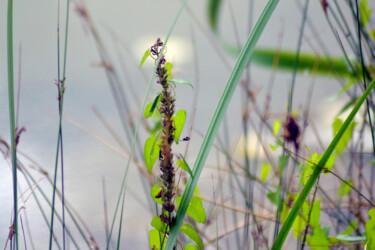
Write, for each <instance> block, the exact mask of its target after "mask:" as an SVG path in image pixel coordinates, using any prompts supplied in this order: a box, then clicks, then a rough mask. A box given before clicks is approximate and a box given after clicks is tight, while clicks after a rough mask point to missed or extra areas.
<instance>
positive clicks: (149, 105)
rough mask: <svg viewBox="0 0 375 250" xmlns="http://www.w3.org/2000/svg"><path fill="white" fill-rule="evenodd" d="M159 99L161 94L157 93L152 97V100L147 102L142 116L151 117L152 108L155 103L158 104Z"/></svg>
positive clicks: (154, 106) (153, 108)
mask: <svg viewBox="0 0 375 250" xmlns="http://www.w3.org/2000/svg"><path fill="white" fill-rule="evenodd" d="M160 100H161V95H160V94H159V95H157V96H156V97H155V99H154V101H153V102H151V103H149V104H148V105H147V106H146V108H145V112H144V116H145V118H149V117H151V116H152V115H153V113H154V110H155V108H156V107H157V105H158V104H159V102H160Z"/></svg>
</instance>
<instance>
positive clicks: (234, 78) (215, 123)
mask: <svg viewBox="0 0 375 250" xmlns="http://www.w3.org/2000/svg"><path fill="white" fill-rule="evenodd" d="M278 3H279V0H270V1H268V3H267V5H266V7H265V8H264V10H263V12H262V14H261V16H260V18H259V19H258V21H257V23H256V25H255V27H254V29H253V30H252V32H251V34H250V36H249V38H248V39H247V42H246V44H245V46H244V47H243V49H242V51H241V53H240V56H239V58H238V59H237V62H236V65H235V66H234V69H233V71H232V73H231V75H230V77H229V79H228V82H227V85H226V87H225V90H224V93H223V95H222V96H221V98H220V101H219V104H218V106H217V107H216V111H215V114H214V116H213V118H212V120H211V123H210V126H209V128H208V130H207V133H206V135H205V137H204V140H203V143H202V145H201V149H200V151H199V154H198V156H197V159H196V161H195V165H194V168H193V176H192V177H190V178H189V181H188V183H187V186H186V189H185V192H184V194H183V196H182V200H181V203H180V206H179V207H178V210H177V214H176V220H175V224H174V226H173V227H172V229H171V232H170V234H169V238H168V241H167V245H166V249H167V250H171V249H173V246H174V244H175V242H176V239H177V235H178V233H179V231H180V228H181V225H182V222H183V220H184V217H185V213H186V210H187V207H188V205H189V202H190V199H191V197H192V195H193V192H194V189H195V187H196V185H197V182H198V179H199V176H200V174H201V172H202V169H203V166H204V163H205V161H206V159H207V156H208V153H209V151H210V149H211V146H212V143H213V140H214V139H215V137H216V134H217V131H218V128H219V126H220V123H221V121H222V120H223V117H224V115H225V112H226V109H227V107H228V104H229V102H230V100H231V98H232V96H233V93H234V90H235V89H236V87H237V84H238V82H239V80H240V77H241V75H242V73H243V71H244V69H245V67H246V65H247V63H248V62H249V59H250V57H251V53H252V51H253V50H254V47H255V45H256V43H257V42H258V40H259V37H260V35H261V33H262V31H263V30H264V28H265V26H266V24H267V22H268V20H269V19H270V17H271V15H272V13H273V11H274V9H275V8H276V6H277V4H278Z"/></svg>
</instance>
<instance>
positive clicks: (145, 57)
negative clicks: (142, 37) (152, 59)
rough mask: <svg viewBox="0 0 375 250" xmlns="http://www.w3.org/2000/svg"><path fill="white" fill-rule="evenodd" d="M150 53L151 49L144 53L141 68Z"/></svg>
mask: <svg viewBox="0 0 375 250" xmlns="http://www.w3.org/2000/svg"><path fill="white" fill-rule="evenodd" d="M150 54H151V50H150V49H147V50H146V51H145V53H144V54H143V57H142V60H141V63H140V64H139V69H141V68H142V66H143V64H144V63H145V61H146V59H147V58H148V57H149V55H150Z"/></svg>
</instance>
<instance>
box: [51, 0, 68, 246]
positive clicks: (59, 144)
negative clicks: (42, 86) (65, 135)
mask: <svg viewBox="0 0 375 250" xmlns="http://www.w3.org/2000/svg"><path fill="white" fill-rule="evenodd" d="M69 6H70V0H67V2H66V19H65V42H64V43H65V44H64V59H63V74H62V79H60V45H59V44H60V43H59V39H60V38H59V36H60V31H59V29H60V28H59V20H58V33H57V42H58V44H57V53H58V58H57V60H58V63H57V64H58V69H57V71H58V82H57V84H58V92H59V93H58V97H59V125H58V126H59V129H58V135H57V146H56V156H55V172H54V182H53V194H52V212H51V229H50V238H49V248H50V249H51V248H52V235H53V221H54V213H55V195H56V180H57V166H58V161H59V152H61V158H60V161H61V178H62V189H61V191H62V216H63V222H62V224H63V247H64V249H65V205H64V179H63V178H64V172H63V171H64V169H63V160H64V159H63V143H62V125H61V124H62V114H63V103H64V89H65V76H66V58H67V47H68V28H69V13H70V12H69ZM58 12H59V10H58Z"/></svg>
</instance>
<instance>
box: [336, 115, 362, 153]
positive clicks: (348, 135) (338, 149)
mask: <svg viewBox="0 0 375 250" xmlns="http://www.w3.org/2000/svg"><path fill="white" fill-rule="evenodd" d="M342 125H343V121H342V120H341V119H340V118H338V117H336V119H335V121H334V122H333V124H332V127H333V135H334V136H335V135H336V134H337V132H338V131H339V130H340V129H341V127H342ZM356 125H357V123H356V122H355V121H353V122H351V123H350V124H349V126H348V128H347V129H346V130H345V133H344V134H343V136H342V138H341V139H340V141H339V143H338V144H337V145H336V152H337V156H340V155H341V153H342V152H343V151H344V150H345V148H346V145H348V143H349V141H350V140H351V139H352V135H353V130H354V127H355V126H356Z"/></svg>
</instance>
